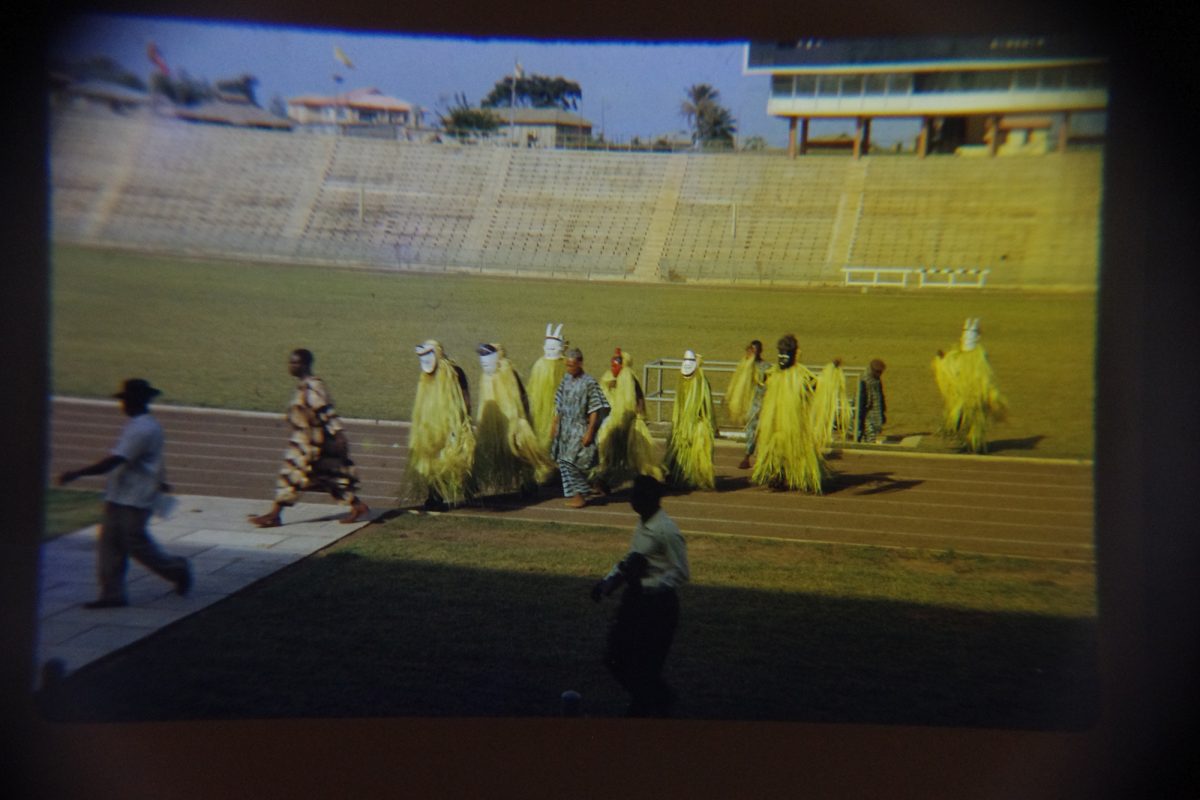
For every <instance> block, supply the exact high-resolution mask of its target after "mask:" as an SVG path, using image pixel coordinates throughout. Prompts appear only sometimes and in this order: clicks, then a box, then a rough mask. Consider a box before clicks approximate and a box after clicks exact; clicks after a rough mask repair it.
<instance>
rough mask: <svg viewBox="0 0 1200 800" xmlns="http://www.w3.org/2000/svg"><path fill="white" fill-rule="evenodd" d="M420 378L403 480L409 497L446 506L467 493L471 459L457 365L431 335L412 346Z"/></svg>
mask: <svg viewBox="0 0 1200 800" xmlns="http://www.w3.org/2000/svg"><path fill="white" fill-rule="evenodd" d="M416 351H417V356H418V358H419V359H420V361H421V376H420V378H418V379H417V397H416V400H415V401H414V402H413V410H412V425H411V427H410V428H409V434H408V467H407V468H406V469H405V478H406V480H407V483H408V494H409V499H411V500H424V502H425V508H426V509H427V510H445V509H446V508H447V507H448V506H449V505H453V504H456V503H461V502H462V501H463V500H465V499H466V498H467V497H468V496H469V494H470V488H469V487H470V484H469V480H470V475H471V468H472V465H473V463H474V457H475V433H474V431H472V430H471V413H470V402H471V401H470V394H469V393H468V390H467V378H466V375H465V374H464V373H463V371H462V368H461V367H459V366H458V365H457V364H455V363H454V362H453V361H451V360H450V359H449V358H447V357H446V354H445V352H444V351H443V350H442V346H441V344H439V343H438V342H437V341H435V340H433V339H429V340H426V341H425V342H424V343H422V344H419V345H417V347H416Z"/></svg>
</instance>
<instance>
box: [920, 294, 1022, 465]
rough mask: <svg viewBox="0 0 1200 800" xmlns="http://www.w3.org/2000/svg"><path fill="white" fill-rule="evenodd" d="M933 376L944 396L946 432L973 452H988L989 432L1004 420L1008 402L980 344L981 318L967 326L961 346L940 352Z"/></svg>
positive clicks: (966, 323) (934, 362) (972, 320)
mask: <svg viewBox="0 0 1200 800" xmlns="http://www.w3.org/2000/svg"><path fill="white" fill-rule="evenodd" d="M933 375H934V378H935V380H936V381H937V387H938V391H939V392H941V393H942V404H943V408H942V433H943V435H945V436H949V437H951V438H953V439H955V440H956V441H958V442H959V443H960V444H961V445H962V447H963V448H965V449H967V450H970V451H971V452H973V453H984V452H987V429H988V425H989V424H990V423H991V422H992V421H993V420H994V421H997V422H999V421H1003V420H1004V418H1005V416H1006V415H1007V413H1008V401H1007V400H1005V398H1004V396H1003V395H1001V394H1000V390H999V389H998V388H996V377H995V375H993V374H992V367H991V365H990V364H989V363H988V359H987V353H986V352H985V351H984V349H983V347H982V346H981V345H980V344H979V319H978V318H968V319H967V321H966V322H965V323H964V324H963V332H962V338H961V340H960V343H959V347H957V348H955V349H954V350H951V351H950V352H949V353H943V352H942V351H941V350H939V351H938V354H937V357H936V358H935V359H934V360H933Z"/></svg>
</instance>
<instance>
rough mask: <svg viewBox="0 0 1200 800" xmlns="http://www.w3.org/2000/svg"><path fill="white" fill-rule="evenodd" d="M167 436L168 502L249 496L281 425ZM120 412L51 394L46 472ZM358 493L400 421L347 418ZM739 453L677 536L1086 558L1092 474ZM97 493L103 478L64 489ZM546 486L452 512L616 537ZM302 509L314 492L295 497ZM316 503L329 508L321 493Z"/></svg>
mask: <svg viewBox="0 0 1200 800" xmlns="http://www.w3.org/2000/svg"><path fill="white" fill-rule="evenodd" d="M152 410H153V412H154V414H155V416H157V417H158V419H159V420H160V421H161V422H162V424H163V428H164V429H165V431H166V437H167V453H166V455H167V469H168V479H169V481H170V482H171V484H172V485H173V487H174V489H175V491H176V492H178V493H180V494H199V495H211V496H217V497H238V498H262V500H263V510H264V511H265V510H266V509H267V507H268V506H269V504H270V499H271V497H272V495H273V492H274V481H275V473H276V472H277V470H278V468H279V463H280V459H281V457H282V455H283V452H284V450H285V448H286V444H287V438H288V429H287V426H286V423H285V422H284V420H283V415H282V413H280V414H278V415H271V414H261V413H255V412H239V411H226V410H217V409H185V408H176V407H171V406H154V407H153V408H152ZM123 421H124V416H123V415H122V414H121V411H120V409H119V408H118V406H117V405H116V403H115V402H108V401H80V400H71V399H65V398H56V399H55V400H54V401H53V402H52V403H51V420H50V451H49V465H50V466H49V475H50V476H55V475H57V474H58V473H59V472H60V471H62V470H64V469H69V468H73V467H80V466H85V465H87V464H90V463H92V462H94V461H96V460H98V459H99V458H101V457H102V456H103V455H104V454H105V453H107V451H108V448H109V447H111V446H112V444H113V442H114V441H115V440H116V436H117V433H118V432H119V430H120V427H121V425H122V423H123ZM345 423H346V428H347V433H348V435H349V437H350V443H351V457H352V458H353V459H354V461H355V462H356V463H357V465H358V468H359V474H360V477H361V479H362V488H361V497H362V498H363V499H364V500H365V501H366V502H367V503H369V504H370V505H371V506H372V508H375V509H388V508H395V507H397V506H398V505H399V503H398V501H397V499H396V497H397V494H398V492H399V489H400V486H401V480H402V478H403V474H404V463H405V460H406V458H407V456H408V450H407V447H406V441H407V434H408V427H407V425H405V424H402V423H395V422H373V421H364V420H346V421H345ZM741 456H742V448H741V446H740V445H739V444H736V443H734V442H724V441H722V442H719V443H718V446H717V450H716V461H717V488H716V490H715V491H707V492H691V493H686V494H675V495H672V496H670V497H668V498H666V499H665V500H664V503H663V504H664V507H665V508H667V510H668V511H669V512H670V514H671V516H672V517H673V518H674V519H675V520H676V522H678V523H679V525H680V527H681V528H682V529H683V531H684V532H685V533H686V534H706V535H712V536H732V537H750V538H763V539H775V540H788V541H801V542H827V543H839V544H850V545H864V546H877V547H892V548H921V549H927V550H950V549H953V550H954V551H956V552H959V553H984V554H989V555H1007V556H1015V557H1023V558H1037V559H1052V560H1067V561H1078V562H1085V563H1094V560H1095V551H1094V542H1093V507H1094V506H1093V482H1092V467H1091V465H1090V464H1089V463H1084V462H1063V461H1051V460H1045V459H1033V458H1012V457H1005V456H968V455H938V454H925V453H915V452H897V451H896V450H894V449H890V448H888V449H884V448H877V449H874V448H873V449H865V448H864V449H848V450H844V451H839V452H835V453H834V454H833V455H832V456H831V458H830V460H829V466H830V467H831V469H832V470H833V472H834V475H833V477H832V478H831V479H830V480H829V482H828V483H827V485H826V492H825V494H823V495H820V496H817V495H806V494H801V493H797V492H778V491H772V490H769V489H764V488H762V487H758V486H754V485H753V484H751V483H750V482H749V474H748V472H747V471H746V470H739V469H738V468H737V463H738V461H739V460H740V459H741ZM75 485H78V486H80V487H85V488H100V487H101V486H102V485H103V479H102V478H85V479H81V480H80V481H79V482H78V483H77V484H75ZM556 489H557V487H556V486H550V487H544V488H543V489H542V491H541V493H540V495H539V497H537V498H535V499H533V500H521V499H519V498H517V497H512V496H506V497H496V498H488V499H487V501H486V502H480V503H473V504H470V505H468V506H465V507H462V508H459V509H456V510H454V511H453V512H451V513H452V514H453V515H455V516H462V517H464V518H470V517H477V516H487V517H494V518H503V519H511V520H530V521H538V522H570V523H573V524H584V525H597V526H603V527H606V528H612V527H616V528H621V529H627V528H629V527H630V525H631V518H630V509H629V506H628V505H627V503H626V502H625V499H624V493H622V492H618V493H617V494H616V495H614V496H613V497H610V498H607V499H606V500H604V501H600V502H598V503H596V504H594V505H589V506H588V507H587V508H584V509H581V510H575V509H570V508H567V507H566V506H565V505H564V504H563V501H562V498H561V496H560V494H559V492H558V491H556ZM304 500H305V501H306V502H321V501H322V496H321V495H316V494H308V495H305V497H304ZM324 501H326V502H333V500H332V498H328V497H325V498H324Z"/></svg>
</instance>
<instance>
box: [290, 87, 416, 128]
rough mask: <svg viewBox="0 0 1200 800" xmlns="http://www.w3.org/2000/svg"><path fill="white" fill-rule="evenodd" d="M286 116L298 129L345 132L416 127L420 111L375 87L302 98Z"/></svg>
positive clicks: (291, 99)
mask: <svg viewBox="0 0 1200 800" xmlns="http://www.w3.org/2000/svg"><path fill="white" fill-rule="evenodd" d="M287 113H288V117H289V118H290V119H293V120H295V122H296V124H297V125H302V126H306V127H316V128H337V129H340V130H343V131H344V130H346V129H347V128H355V127H370V126H380V127H386V126H392V127H399V128H410V127H417V126H418V125H419V122H420V120H419V116H420V110H419V109H418V108H417V107H416V106H415V105H413V104H412V103H409V102H408V101H407V100H401V99H399V98H397V97H389V96H388V95H385V94H384V93H383V92H381V91H379V90H378V89H375V88H373V87H364V88H360V89H351V90H350V91H348V92H341V93H339V94H335V95H302V96H300V97H293V98H290V99H289V100H288V101H287Z"/></svg>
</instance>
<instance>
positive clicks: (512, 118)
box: [508, 59, 521, 147]
mask: <svg viewBox="0 0 1200 800" xmlns="http://www.w3.org/2000/svg"><path fill="white" fill-rule="evenodd" d="M520 71H521V62H520V61H517V60H515V59H514V60H513V82H512V97H511V98H510V99H509V101H508V130H509V135H510V136H511V137H512V146H513V147H516V146H517V73H519V72H520Z"/></svg>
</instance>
